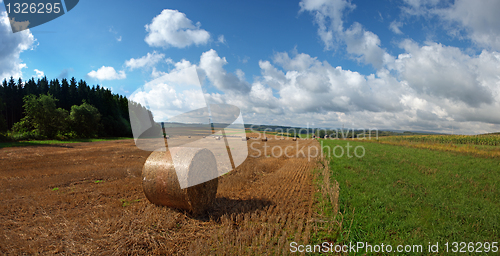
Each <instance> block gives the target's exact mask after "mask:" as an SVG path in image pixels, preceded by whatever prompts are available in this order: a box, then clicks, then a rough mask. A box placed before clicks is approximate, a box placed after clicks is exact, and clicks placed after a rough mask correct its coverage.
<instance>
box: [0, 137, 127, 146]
mask: <svg viewBox="0 0 500 256" xmlns="http://www.w3.org/2000/svg"><path fill="white" fill-rule="evenodd" d="M129 139H132V138H126V137H118V138H98V139H72V140H30V141H14V142H2V143H0V148H7V147H24V146H37V145H50V144H65V143H80V142H96V141H110V140H129Z"/></svg>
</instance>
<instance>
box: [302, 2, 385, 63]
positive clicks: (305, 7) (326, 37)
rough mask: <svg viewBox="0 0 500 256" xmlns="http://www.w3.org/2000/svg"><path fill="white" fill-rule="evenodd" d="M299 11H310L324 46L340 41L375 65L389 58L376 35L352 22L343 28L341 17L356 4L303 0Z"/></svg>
mask: <svg viewBox="0 0 500 256" xmlns="http://www.w3.org/2000/svg"><path fill="white" fill-rule="evenodd" d="M299 5H300V7H301V9H300V12H303V11H309V12H311V13H312V14H313V15H314V22H315V23H316V24H317V25H318V35H319V36H320V38H321V39H322V41H323V43H324V44H325V49H326V50H330V49H334V48H335V45H338V43H344V44H345V45H346V46H347V48H346V50H347V52H348V53H349V54H351V55H352V56H353V57H354V58H355V59H357V60H358V61H361V62H362V63H366V64H371V65H372V66H373V67H375V68H376V69H380V68H382V67H383V64H384V62H386V61H390V59H391V58H390V55H388V54H387V53H386V52H385V50H384V49H382V48H381V47H380V39H379V37H378V36H377V35H375V34H374V33H372V32H371V31H367V30H365V29H364V28H363V26H362V25H361V24H359V23H358V22H355V23H354V24H353V25H352V26H351V27H350V28H348V29H344V26H343V21H342V17H343V15H344V13H345V12H349V11H351V10H353V9H354V8H356V6H355V5H353V4H351V3H350V2H349V1H346V0H334V1H327V0H303V1H301V2H300V4H299Z"/></svg>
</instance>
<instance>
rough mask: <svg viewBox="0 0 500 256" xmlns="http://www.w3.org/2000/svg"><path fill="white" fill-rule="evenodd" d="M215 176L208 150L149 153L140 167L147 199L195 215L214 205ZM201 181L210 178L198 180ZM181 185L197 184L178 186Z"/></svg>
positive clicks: (213, 161) (213, 158) (212, 156)
mask: <svg viewBox="0 0 500 256" xmlns="http://www.w3.org/2000/svg"><path fill="white" fill-rule="evenodd" d="M173 159H175V163H176V165H174V161H173ZM174 166H176V167H177V171H178V172H179V174H180V175H179V176H178V173H177V172H176V168H175V167H174ZM214 177H215V179H213V178H214ZM216 177H217V162H216V160H215V157H214V155H213V154H212V152H211V151H209V150H207V149H198V148H182V147H179V148H172V149H171V150H169V151H166V152H164V151H155V152H153V153H151V155H150V156H149V157H148V159H147V160H146V163H145V164H144V168H143V169H142V187H143V190H144V194H145V195H146V197H147V198H148V200H149V201H150V202H152V203H154V204H157V205H163V206H168V207H172V208H177V209H183V210H187V211H190V212H192V213H193V214H195V215H197V214H201V213H203V212H205V211H206V210H207V209H208V208H210V206H211V205H212V204H213V202H214V200H215V196H216V194H217V187H218V180H217V178H216ZM204 180H209V181H207V182H203V183H200V182H201V181H204ZM181 184H183V187H184V186H185V185H186V184H187V185H192V184H198V185H195V186H190V187H187V188H185V189H181Z"/></svg>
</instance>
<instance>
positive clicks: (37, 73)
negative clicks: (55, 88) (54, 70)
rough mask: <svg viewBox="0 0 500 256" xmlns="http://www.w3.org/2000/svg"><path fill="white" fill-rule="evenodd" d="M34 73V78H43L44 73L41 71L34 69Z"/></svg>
mask: <svg viewBox="0 0 500 256" xmlns="http://www.w3.org/2000/svg"><path fill="white" fill-rule="evenodd" d="M34 71H35V73H36V77H38V78H42V77H44V76H45V73H44V72H43V71H40V70H38V69H36V68H35V69H34Z"/></svg>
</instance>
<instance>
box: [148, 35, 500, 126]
mask: <svg viewBox="0 0 500 256" xmlns="http://www.w3.org/2000/svg"><path fill="white" fill-rule="evenodd" d="M400 47H401V48H402V49H403V50H404V51H405V53H404V54H401V55H399V56H398V57H397V58H395V59H393V60H392V63H389V62H388V64H387V66H391V68H392V69H391V70H388V69H386V68H381V69H379V70H378V71H377V72H376V73H375V74H370V75H362V74H360V73H358V72H354V71H350V70H345V69H343V68H342V67H333V66H331V65H330V64H329V63H328V62H326V61H320V60H318V58H316V57H312V56H310V55H308V54H305V53H298V52H297V51H296V50H294V51H292V53H286V52H278V53H276V54H275V55H274V56H273V57H272V58H271V60H270V61H268V60H260V61H259V67H260V69H261V76H257V77H254V81H253V82H252V83H251V84H250V83H248V82H246V81H245V74H244V72H243V71H242V70H239V69H237V70H236V71H235V72H234V74H233V73H229V72H228V71H227V70H225V69H224V66H225V65H227V64H228V63H227V60H226V59H225V58H224V57H220V56H219V55H218V54H217V52H216V51H215V50H209V51H207V52H204V53H203V54H202V55H201V57H200V63H199V65H196V64H193V63H191V62H189V61H186V60H181V61H179V62H176V63H174V66H175V68H174V69H172V70H171V71H169V72H160V71H156V70H155V69H153V71H154V72H156V73H157V76H158V77H159V78H158V79H156V80H154V82H150V83H148V84H146V86H145V90H146V91H148V92H149V93H148V94H147V95H148V96H147V99H148V102H149V104H150V105H153V106H154V108H156V109H162V110H165V109H168V115H158V116H159V117H162V118H169V117H171V116H175V115H177V114H180V113H184V112H186V111H189V110H193V109H196V108H199V107H203V104H205V99H206V100H207V102H208V103H227V104H232V105H235V106H237V107H239V108H240V109H241V111H242V113H243V115H244V119H245V121H246V122H247V123H257V124H279V125H297V126H302V127H303V126H306V125H310V126H311V125H312V123H315V126H320V127H321V126H322V127H341V126H342V124H345V125H346V127H351V128H362V127H364V128H379V129H400V130H426V131H438V132H443V131H445V132H451V129H452V127H453V129H454V131H455V133H464V134H471V133H481V132H492V131H496V130H499V129H500V116H499V115H496V114H495V113H497V112H498V109H500V76H499V75H498V70H499V69H500V54H499V53H497V52H491V51H487V50H485V51H483V52H482V53H481V54H480V55H478V56H469V55H466V54H464V53H463V52H462V51H460V50H459V49H457V48H454V47H449V46H443V45H440V44H436V43H427V44H426V45H418V44H417V43H415V42H412V41H409V40H407V41H404V42H403V43H401V45H400ZM193 72H196V74H197V75H193V74H194V73H193ZM198 77H199V78H198ZM205 78H206V79H208V81H209V82H210V83H211V84H213V85H214V86H215V87H216V88H217V89H219V90H221V91H222V93H220V92H213V93H205V94H204V95H201V94H200V93H199V90H198V92H197V91H196V90H192V88H191V87H184V86H177V85H182V84H191V85H192V84H197V83H199V81H203V80H205ZM198 79H199V80H198ZM160 85H161V86H160ZM235 85H236V86H235ZM242 88H244V90H242ZM200 95H201V96H200ZM152 102H153V103H152ZM156 116H157V115H156V114H155V117H156Z"/></svg>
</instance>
